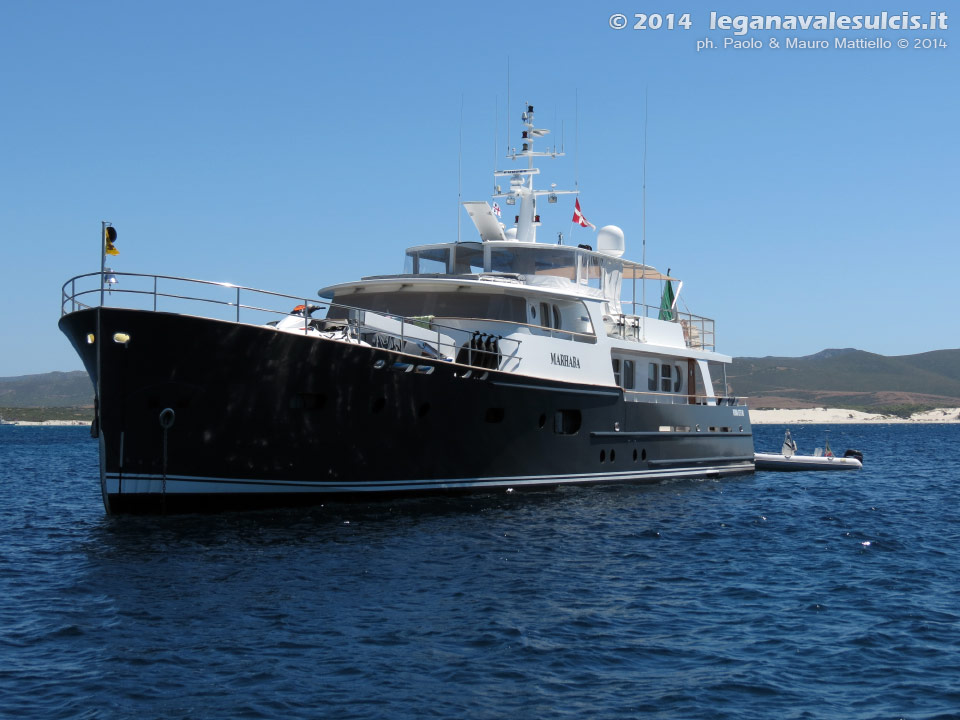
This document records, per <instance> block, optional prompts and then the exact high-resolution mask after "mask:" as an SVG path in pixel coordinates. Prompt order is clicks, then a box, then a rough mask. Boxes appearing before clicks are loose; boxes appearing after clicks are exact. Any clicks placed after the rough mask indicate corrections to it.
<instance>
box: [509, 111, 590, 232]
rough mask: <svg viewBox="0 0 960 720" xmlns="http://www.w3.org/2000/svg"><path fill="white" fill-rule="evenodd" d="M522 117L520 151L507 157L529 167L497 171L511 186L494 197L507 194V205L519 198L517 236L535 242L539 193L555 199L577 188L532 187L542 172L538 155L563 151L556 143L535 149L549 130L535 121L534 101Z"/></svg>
mask: <svg viewBox="0 0 960 720" xmlns="http://www.w3.org/2000/svg"><path fill="white" fill-rule="evenodd" d="M520 119H521V120H522V121H523V127H524V130H523V136H522V138H521V140H522V144H521V146H520V151H519V152H517V151H516V149H513V150H512V151H511V152H510V154H509V155H507V159H508V160H521V161H522V160H526V161H527V167H525V168H516V169H513V170H498V171H496V172H495V173H494V175H495V176H497V177H509V178H510V188H509V190H507V192H497V193H496V194H495V195H494V196H493V197H495V198H506V199H507V205H515V204H517V201H519V208H518V210H517V214H516V215H515V220H516V223H517V240H518V241H519V242H528V243H532V242H536V241H537V228H538V227H539V226H540V215H539V214H538V213H537V197H538V196H541V195H547V196H548V201H549V202H551V203H555V202H556V201H557V195H568V194H569V195H572V194H575V193H576V191H575V190H556V189H555V188H553V187H551V188H549V189H547V190H536V189H534V187H533V176H534V175H539V174H540V170H539V169H537V168H535V167H534V166H533V159H534V158H535V157H551V158H557V157H562V156H563V154H564V153H563V152H557V148H556V146H554V148H553V150H552V151H549V152H536V151H535V150H534V148H533V144H534V141H536V140H537V139H539V138H542V137H543V136H544V135H547V134H549V132H550V131H549V130H546V129H544V128H538V127H536V126H535V125H534V123H533V105H527V106H526V110H524V112H523V114H522V115H521V116H520ZM508 146H509V142H508Z"/></svg>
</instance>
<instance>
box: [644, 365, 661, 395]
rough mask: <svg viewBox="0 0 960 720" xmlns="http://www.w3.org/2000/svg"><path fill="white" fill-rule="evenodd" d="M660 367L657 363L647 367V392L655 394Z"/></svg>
mask: <svg viewBox="0 0 960 720" xmlns="http://www.w3.org/2000/svg"><path fill="white" fill-rule="evenodd" d="M659 368H660V366H659V365H658V364H657V363H650V364H649V365H648V366H647V390H649V391H650V392H656V391H657V387H658V385H659V379H660V372H659Z"/></svg>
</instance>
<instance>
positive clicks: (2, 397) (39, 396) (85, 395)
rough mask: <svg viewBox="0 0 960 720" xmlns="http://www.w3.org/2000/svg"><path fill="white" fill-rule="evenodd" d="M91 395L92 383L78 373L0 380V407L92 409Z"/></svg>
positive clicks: (76, 371) (23, 376) (57, 373)
mask: <svg viewBox="0 0 960 720" xmlns="http://www.w3.org/2000/svg"><path fill="white" fill-rule="evenodd" d="M93 395H94V392H93V384H92V383H91V382H90V378H89V377H88V376H87V374H86V373H85V372H84V371H82V370H75V371H73V372H51V373H44V374H42V375H22V376H20V377H12V378H11V377H7V378H0V407H6V408H50V407H90V408H92V407H93ZM4 417H6V415H4Z"/></svg>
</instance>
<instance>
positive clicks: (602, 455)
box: [600, 450, 607, 462]
mask: <svg viewBox="0 0 960 720" xmlns="http://www.w3.org/2000/svg"><path fill="white" fill-rule="evenodd" d="M606 461H607V451H606V450H601V451H600V462H606Z"/></svg>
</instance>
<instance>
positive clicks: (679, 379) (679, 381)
mask: <svg viewBox="0 0 960 720" xmlns="http://www.w3.org/2000/svg"><path fill="white" fill-rule="evenodd" d="M674 372H675V375H674V378H673V391H674V392H680V386H681V385H683V374H682V373H681V371H680V366H679V365H677V366H675V367H674Z"/></svg>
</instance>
